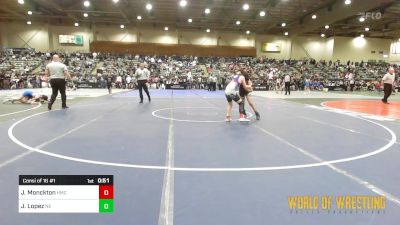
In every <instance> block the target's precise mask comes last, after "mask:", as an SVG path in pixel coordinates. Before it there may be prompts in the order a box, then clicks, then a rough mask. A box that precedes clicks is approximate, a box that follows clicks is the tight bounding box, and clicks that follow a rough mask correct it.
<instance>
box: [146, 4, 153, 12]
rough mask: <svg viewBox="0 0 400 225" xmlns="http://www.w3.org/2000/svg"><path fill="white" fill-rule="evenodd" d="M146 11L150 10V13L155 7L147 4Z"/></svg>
mask: <svg viewBox="0 0 400 225" xmlns="http://www.w3.org/2000/svg"><path fill="white" fill-rule="evenodd" d="M146 9H147V10H149V11H150V10H152V9H153V5H152V4H150V3H147V4H146Z"/></svg>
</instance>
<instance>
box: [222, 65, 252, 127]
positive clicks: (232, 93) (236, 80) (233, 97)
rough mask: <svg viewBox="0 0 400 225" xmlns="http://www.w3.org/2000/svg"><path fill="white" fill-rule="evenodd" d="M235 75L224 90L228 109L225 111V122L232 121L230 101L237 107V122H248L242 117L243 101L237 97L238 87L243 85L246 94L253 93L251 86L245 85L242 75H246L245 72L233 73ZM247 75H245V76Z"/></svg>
mask: <svg viewBox="0 0 400 225" xmlns="http://www.w3.org/2000/svg"><path fill="white" fill-rule="evenodd" d="M235 72H236V74H235V75H234V76H233V77H232V81H231V82H230V83H229V84H228V85H227V86H226V88H225V97H226V100H227V101H228V107H227V109H226V119H225V121H226V122H230V121H232V106H233V104H232V101H235V102H236V103H237V104H238V105H239V115H240V117H239V121H240V122H248V121H250V120H249V119H247V118H246V117H245V115H244V101H243V100H242V99H241V98H240V96H239V86H240V85H243V88H244V89H245V90H246V91H247V92H251V91H253V88H252V87H251V85H247V84H246V81H245V78H244V76H243V74H246V72H245V71H241V72H240V71H239V70H237V71H235ZM246 75H247V74H246Z"/></svg>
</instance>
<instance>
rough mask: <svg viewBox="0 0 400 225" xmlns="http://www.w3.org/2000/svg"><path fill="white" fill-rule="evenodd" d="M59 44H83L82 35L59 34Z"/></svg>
mask: <svg viewBox="0 0 400 225" xmlns="http://www.w3.org/2000/svg"><path fill="white" fill-rule="evenodd" d="M58 41H59V43H60V44H73V45H83V35H59V36H58Z"/></svg>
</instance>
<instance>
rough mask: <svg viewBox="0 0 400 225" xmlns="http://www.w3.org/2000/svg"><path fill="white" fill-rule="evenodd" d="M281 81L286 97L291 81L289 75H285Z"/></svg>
mask: <svg viewBox="0 0 400 225" xmlns="http://www.w3.org/2000/svg"><path fill="white" fill-rule="evenodd" d="M283 80H284V81H285V95H287V94H288V93H289V95H290V82H291V81H292V79H291V77H290V75H289V74H286V76H285V77H284V79H283Z"/></svg>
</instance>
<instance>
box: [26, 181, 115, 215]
mask: <svg viewBox="0 0 400 225" xmlns="http://www.w3.org/2000/svg"><path fill="white" fill-rule="evenodd" d="M18 191H19V212H20V213H113V212H114V176H113V175H20V176H19V190H18Z"/></svg>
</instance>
